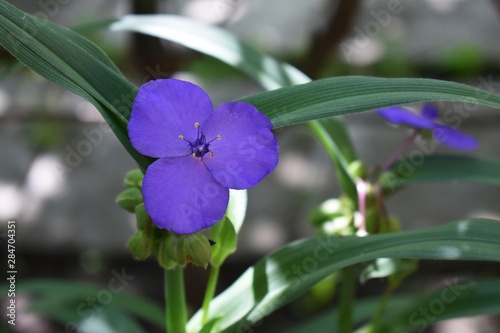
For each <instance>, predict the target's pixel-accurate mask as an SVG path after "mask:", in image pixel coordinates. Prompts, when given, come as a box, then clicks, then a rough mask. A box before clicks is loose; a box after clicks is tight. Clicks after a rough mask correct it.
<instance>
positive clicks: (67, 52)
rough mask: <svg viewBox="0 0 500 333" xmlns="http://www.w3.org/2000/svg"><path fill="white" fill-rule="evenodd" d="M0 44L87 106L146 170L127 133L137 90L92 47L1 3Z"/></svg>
mask: <svg viewBox="0 0 500 333" xmlns="http://www.w3.org/2000/svg"><path fill="white" fill-rule="evenodd" d="M0 44H1V45H2V46H3V47H5V49H6V50H7V51H9V52H10V53H12V54H13V55H14V56H15V57H16V58H18V59H19V61H21V62H22V63H23V64H25V65H26V66H27V67H29V68H31V69H32V70H33V71H35V72H37V73H38V74H40V75H41V76H43V77H44V78H46V79H47V80H49V81H51V82H53V83H55V84H57V85H59V86H60V87H62V88H64V89H67V90H69V91H71V92H74V93H75V94H77V95H80V96H82V97H83V98H85V99H86V100H88V101H89V102H91V103H92V104H93V105H94V106H95V107H96V108H97V109H98V110H99V112H100V113H101V114H102V116H103V117H104V119H105V120H106V122H107V123H108V125H109V126H110V127H111V129H112V130H113V132H114V133H115V134H116V136H117V137H118V139H119V140H120V142H121V143H122V144H123V146H124V147H125V148H126V149H127V151H128V152H129V153H130V154H131V156H132V157H133V158H134V159H135V160H136V161H137V162H138V163H139V165H140V166H141V167H142V168H143V169H145V168H146V167H147V166H148V165H149V163H151V161H152V160H151V159H149V158H147V157H145V156H143V155H141V154H139V153H138V152H137V151H135V149H133V148H132V146H131V145H130V142H129V139H128V135H127V129H126V125H127V121H128V118H129V115H130V111H131V109H132V107H131V106H132V101H133V100H134V98H135V94H136V92H137V89H136V88H135V87H134V86H133V85H132V84H131V83H130V82H128V81H127V80H126V79H125V78H124V77H123V76H122V74H121V73H120V72H119V71H118V69H117V68H116V66H115V65H114V64H113V62H112V61H111V60H110V59H109V58H108V57H107V56H106V55H105V54H104V53H103V52H102V51H101V50H100V49H99V48H98V47H97V46H96V45H94V44H93V43H91V42H90V41H88V40H87V39H85V38H83V37H82V36H80V35H79V34H77V33H75V32H73V31H71V30H69V29H66V28H63V27H61V26H59V25H56V24H53V23H51V22H49V21H46V20H43V19H40V18H38V17H35V16H32V15H30V14H27V13H24V12H22V11H20V10H18V9H16V8H15V7H14V6H12V5H10V4H9V3H7V2H5V1H0Z"/></svg>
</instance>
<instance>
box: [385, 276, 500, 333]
mask: <svg viewBox="0 0 500 333" xmlns="http://www.w3.org/2000/svg"><path fill="white" fill-rule="evenodd" d="M413 297H414V300H415V301H414V302H412V303H410V304H408V305H407V306H405V307H400V308H398V309H395V310H394V311H392V312H391V313H386V314H385V316H384V318H383V319H382V320H381V324H380V332H387V333H400V332H407V331H408V330H410V331H416V332H421V331H423V330H424V329H425V328H426V327H427V326H429V325H432V324H434V323H436V322H438V321H441V320H446V319H451V318H460V317H470V316H477V315H487V314H498V313H500V302H498V300H499V299H500V280H488V281H479V282H475V281H472V282H468V281H458V280H457V279H450V280H445V281H444V287H443V288H440V289H438V290H436V291H434V292H432V293H430V294H426V295H424V296H420V297H418V296H417V297H415V296H413ZM423 312H427V315H426V314H425V313H423Z"/></svg>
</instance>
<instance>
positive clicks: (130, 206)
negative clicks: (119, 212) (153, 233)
mask: <svg viewBox="0 0 500 333" xmlns="http://www.w3.org/2000/svg"><path fill="white" fill-rule="evenodd" d="M142 201H143V199H142V193H141V190H139V189H138V188H137V187H131V188H128V189H126V190H125V191H123V192H121V193H120V194H118V197H117V198H116V202H117V203H118V204H119V205H120V207H122V208H123V209H125V210H126V211H128V212H131V213H134V211H135V206H137V205H138V204H140V203H142Z"/></svg>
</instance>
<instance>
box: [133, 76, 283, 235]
mask: <svg viewBox="0 0 500 333" xmlns="http://www.w3.org/2000/svg"><path fill="white" fill-rule="evenodd" d="M271 129H272V123H271V121H270V120H269V119H268V118H267V117H266V116H265V115H263V114H262V113H260V112H259V110H257V109H256V108H255V107H254V106H252V105H250V104H248V103H242V102H228V103H224V104H221V105H219V106H218V107H217V108H216V109H215V110H214V109H213V106H212V102H211V101H210V98H209V97H208V95H207V94H206V93H205V92H204V91H203V90H202V89H201V88H200V87H198V86H196V85H194V84H192V83H189V82H185V81H180V80H174V79H164V80H156V81H151V82H149V83H146V84H144V85H143V86H142V87H141V88H140V90H139V92H138V94H137V96H136V98H135V101H134V104H133V108H132V113H131V116H130V121H129V123H128V132H129V137H130V141H131V143H132V145H133V146H134V148H135V149H136V150H137V151H139V152H140V153H142V154H144V155H147V156H151V157H155V158H158V160H157V161H155V162H154V163H153V164H152V165H151V166H149V168H148V169H147V170H146V174H145V176H144V181H143V185H142V192H143V196H144V204H145V207H146V211H147V212H148V214H149V215H150V216H151V218H152V221H153V222H154V223H155V224H156V225H157V226H158V227H159V228H161V229H166V230H169V231H172V232H174V233H176V234H192V233H195V232H198V231H200V230H202V229H204V228H207V227H210V226H212V225H213V224H215V223H216V222H217V221H219V220H220V219H221V218H222V217H223V216H224V213H225V211H226V208H227V205H228V200H229V189H230V188H231V189H238V190H241V189H248V188H251V187H253V186H255V185H256V184H257V183H258V182H259V181H261V180H262V179H263V178H264V177H265V176H266V175H267V174H269V173H270V172H271V171H273V170H274V168H275V167H276V165H277V163H278V155H279V154H278V149H279V148H278V141H277V140H276V138H275V137H274V134H273V133H272V131H271Z"/></svg>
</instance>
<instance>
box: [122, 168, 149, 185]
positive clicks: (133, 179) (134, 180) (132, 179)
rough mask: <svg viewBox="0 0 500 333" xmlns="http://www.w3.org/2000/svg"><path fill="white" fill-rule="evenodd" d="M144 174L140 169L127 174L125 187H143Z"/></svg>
mask: <svg viewBox="0 0 500 333" xmlns="http://www.w3.org/2000/svg"><path fill="white" fill-rule="evenodd" d="M143 178H144V174H143V173H142V171H141V170H139V169H134V170H130V171H129V172H127V173H126V174H125V186H127V187H137V188H139V189H140V188H141V187H142V179H143Z"/></svg>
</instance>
